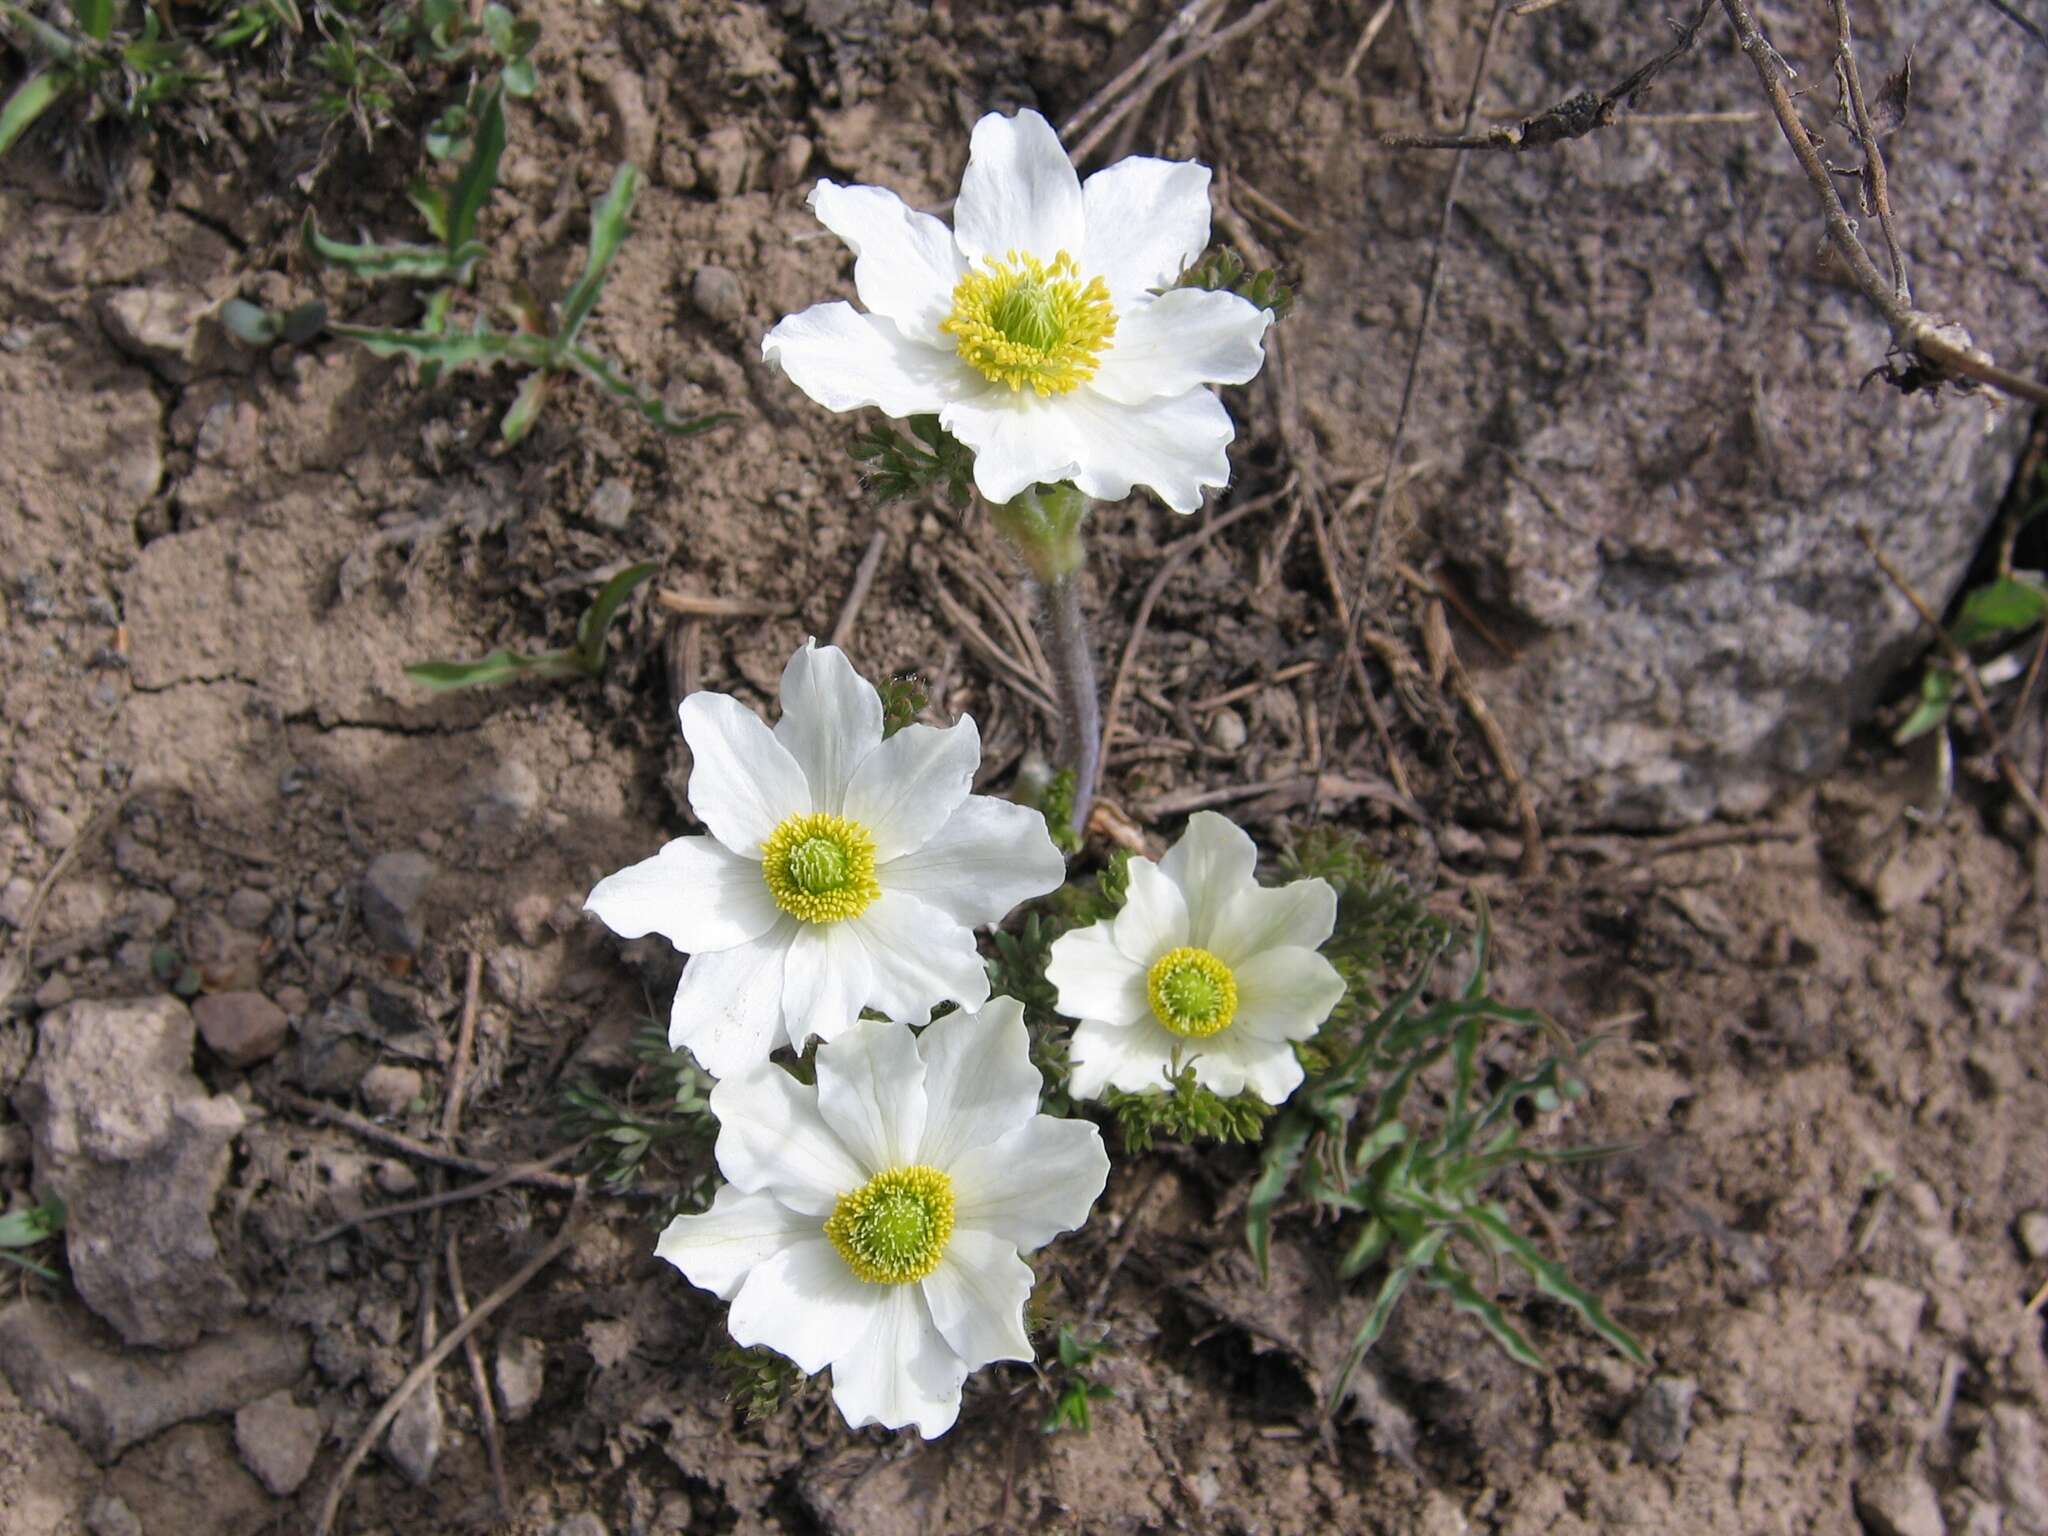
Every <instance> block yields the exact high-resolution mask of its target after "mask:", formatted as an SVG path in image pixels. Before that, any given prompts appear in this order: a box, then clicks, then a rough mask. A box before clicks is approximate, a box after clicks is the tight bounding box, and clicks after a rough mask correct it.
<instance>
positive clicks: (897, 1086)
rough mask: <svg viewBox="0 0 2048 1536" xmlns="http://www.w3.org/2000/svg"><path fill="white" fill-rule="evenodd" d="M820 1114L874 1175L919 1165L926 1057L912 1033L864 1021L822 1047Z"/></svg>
mask: <svg viewBox="0 0 2048 1536" xmlns="http://www.w3.org/2000/svg"><path fill="white" fill-rule="evenodd" d="M818 1113H819V1114H820V1115H822V1116H823V1117H824V1120H825V1123H826V1124H827V1125H829V1126H831V1127H832V1130H833V1133H834V1134H835V1135H837V1136H838V1138H839V1140H840V1142H841V1143H842V1144H844V1146H845V1147H846V1149H847V1151H849V1152H851V1153H852V1154H853V1155H854V1156H855V1157H856V1158H858V1159H860V1161H861V1163H862V1164H863V1165H864V1166H865V1167H866V1168H867V1169H868V1170H869V1171H870V1172H872V1173H880V1172H882V1171H883V1170H884V1169H888V1168H907V1167H909V1166H910V1164H911V1163H913V1162H915V1161H916V1153H917V1147H918V1143H919V1142H921V1141H922V1140H923V1139H924V1122H925V1092H924V1058H923V1057H922V1056H920V1055H919V1054H918V1050H917V1041H916V1040H915V1039H914V1038H913V1037H912V1036H911V1033H910V1031H909V1030H908V1029H906V1028H905V1027H904V1026H903V1025H901V1024H883V1023H879V1022H877V1021H876V1020H874V1019H863V1020H861V1022H860V1023H858V1024H856V1025H854V1027H853V1028H851V1029H849V1030H848V1031H847V1032H846V1033H845V1034H843V1035H841V1036H840V1037H839V1038H838V1039H837V1040H832V1041H828V1042H827V1043H825V1044H824V1045H821V1046H819V1047H818Z"/></svg>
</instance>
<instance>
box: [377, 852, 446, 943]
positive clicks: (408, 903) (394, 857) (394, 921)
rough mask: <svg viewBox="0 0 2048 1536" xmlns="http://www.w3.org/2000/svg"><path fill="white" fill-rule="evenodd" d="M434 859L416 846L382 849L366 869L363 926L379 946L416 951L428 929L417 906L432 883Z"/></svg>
mask: <svg viewBox="0 0 2048 1536" xmlns="http://www.w3.org/2000/svg"><path fill="white" fill-rule="evenodd" d="M434 874H435V869H434V861H433V860H432V859H430V858H428V857H427V856H426V855H425V854H424V853H421V852H420V851H419V850H418V849H417V848H400V849H398V850H396V851H395V852H392V853H380V854H378V855H377V857H376V858H374V859H372V860H371V861H370V867H369V869H367V870H366V871H364V873H363V926H364V927H366V928H368V929H369V930H370V937H371V938H372V939H374V940H375V941H376V943H377V945H378V947H379V948H380V949H383V950H385V951H387V952H389V953H402V954H414V953H417V952H418V950H419V947H420V945H421V943H422V942H424V941H425V938H426V931H425V928H424V927H423V925H422V924H421V922H420V919H419V916H418V914H417V912H416V910H415V909H416V908H417V907H418V906H419V904H420V899H421V898H422V897H423V896H425V895H426V894H427V887H428V886H429V885H430V884H432V882H433V879H434Z"/></svg>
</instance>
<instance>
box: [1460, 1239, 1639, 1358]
mask: <svg viewBox="0 0 2048 1536" xmlns="http://www.w3.org/2000/svg"><path fill="white" fill-rule="evenodd" d="M1472 1219H1473V1220H1474V1221H1475V1222H1477V1223H1478V1225H1479V1227H1480V1229H1481V1230H1482V1231H1484V1232H1485V1233H1486V1235H1487V1236H1488V1237H1490V1238H1492V1239H1493V1240H1494V1241H1495V1242H1497V1243H1499V1244H1500V1246H1501V1247H1502V1248H1504V1249H1506V1250H1507V1254H1508V1257H1509V1258H1511V1259H1513V1260H1514V1261H1515V1262H1516V1263H1517V1264H1519V1265H1521V1266H1522V1268H1523V1269H1525V1270H1527V1271H1528V1272H1529V1278H1530V1279H1531V1280H1534V1281H1535V1282H1536V1289H1537V1290H1539V1291H1541V1292H1542V1293H1543V1294H1544V1295H1546V1296H1548V1297H1549V1298H1550V1299H1551V1300H1552V1301H1557V1302H1562V1303H1563V1304H1564V1305H1565V1306H1567V1307H1570V1308H1571V1309H1572V1310H1573V1311H1574V1312H1576V1313H1578V1314H1579V1316H1580V1318H1582V1319H1583V1320H1584V1322H1585V1324H1586V1326H1587V1327H1588V1328H1591V1329H1592V1330H1593V1331H1594V1332H1595V1333H1597V1334H1599V1335H1600V1337H1601V1338H1603V1339H1605V1340H1606V1341H1607V1342H1608V1343H1609V1344H1612V1345H1613V1346H1614V1347H1615V1348H1616V1349H1617V1350H1619V1351H1620V1352H1621V1353H1622V1354H1623V1355H1625V1356H1627V1357H1628V1358H1629V1359H1630V1360H1633V1361H1634V1362H1635V1363H1636V1364H1637V1365H1648V1364H1649V1363H1650V1357H1649V1356H1648V1355H1647V1354H1645V1353H1644V1352H1643V1346H1642V1345H1641V1344H1638V1343H1637V1342H1636V1339H1635V1335H1634V1334H1632V1333H1630V1332H1629V1331H1628V1330H1627V1329H1626V1328H1624V1327H1622V1326H1621V1324H1619V1323H1617V1322H1616V1321H1615V1320H1614V1319H1613V1318H1611V1317H1609V1316H1608V1315H1607V1309H1606V1308H1605V1307H1603V1306H1601V1305H1600V1300H1599V1298H1598V1297H1596V1296H1594V1295H1593V1293H1592V1292H1590V1291H1588V1290H1585V1289H1583V1288H1582V1287H1580V1286H1579V1285H1578V1284H1576V1283H1575V1282H1574V1281H1573V1280H1572V1277H1571V1276H1570V1275H1569V1274H1567V1273H1566V1272H1565V1268H1564V1266H1563V1265H1562V1264H1559V1263H1557V1262H1556V1261H1555V1260H1552V1259H1548V1258H1546V1257H1544V1255H1543V1254H1542V1253H1541V1252H1540V1251H1539V1250H1538V1249H1537V1247H1536V1245H1535V1244H1534V1243H1532V1242H1530V1241H1529V1239H1528V1238H1526V1237H1524V1236H1522V1234H1521V1233H1519V1232H1517V1231H1516V1230H1515V1229H1514V1227H1513V1226H1511V1225H1510V1224H1509V1222H1508V1219H1507V1213H1506V1212H1505V1211H1504V1210H1502V1209H1501V1208H1500V1207H1499V1206H1497V1205H1494V1206H1487V1207H1485V1208H1483V1209H1480V1210H1476V1211H1474V1212H1473V1213H1472Z"/></svg>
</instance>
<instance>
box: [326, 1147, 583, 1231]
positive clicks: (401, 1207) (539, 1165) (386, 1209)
mask: <svg viewBox="0 0 2048 1536" xmlns="http://www.w3.org/2000/svg"><path fill="white" fill-rule="evenodd" d="M584 1145H585V1144H584V1143H583V1142H580V1141H579V1142H576V1143H574V1144H573V1145H571V1146H566V1147H563V1148H561V1149H560V1150H558V1151H556V1152H553V1153H551V1154H549V1155H548V1156H546V1157H543V1158H540V1159H538V1160H536V1161H534V1162H531V1163H514V1164H512V1165H511V1166H510V1167H507V1168H500V1169H499V1170H498V1171H497V1172H496V1173H494V1174H492V1175H491V1176H490V1177H489V1178H487V1179H478V1180H477V1181H476V1182H475V1183H474V1184H462V1185H458V1186H457V1187H455V1188H454V1189H444V1190H442V1191H441V1192H440V1193H438V1194H431V1195H421V1196H420V1197H419V1198H418V1199H416V1200H398V1201H394V1202H393V1203H392V1204H390V1205H379V1206H375V1207H373V1208H372V1209H370V1210H367V1211H364V1212H363V1213H362V1214H361V1215H359V1216H351V1217H350V1218H349V1219H348V1220H347V1221H338V1222H336V1223H335V1224H334V1225H333V1226H331V1227H323V1228H321V1229H320V1230H319V1231H318V1232H315V1233H314V1234H313V1235H312V1236H311V1237H302V1238H300V1239H299V1240H298V1241H297V1242H295V1243H294V1244H292V1246H293V1247H294V1248H313V1247H317V1246H318V1245H319V1244H321V1243H327V1242H332V1241H333V1240H334V1239H335V1238H337V1237H340V1236H342V1235H343V1234H344V1233H348V1232H353V1231H355V1229H356V1228H357V1227H365V1226H368V1225H369V1224H370V1223H371V1222H373V1221H390V1220H392V1219H393V1218H395V1217H399V1216H416V1215H418V1214H419V1213H420V1212H421V1211H431V1210H435V1209H437V1208H439V1207H441V1206H445V1205H460V1204H462V1203H463V1202H464V1201H466V1200H481V1199H483V1197H484V1196H485V1195H490V1194H495V1193H497V1192H498V1191H499V1190H501V1189H509V1188H510V1187H511V1186H512V1185H514V1184H518V1183H521V1182H523V1181H524V1180H525V1178H526V1175H528V1174H530V1173H546V1172H547V1171H548V1170H549V1169H551V1168H559V1167H561V1166H562V1164H564V1163H566V1162H570V1161H572V1160H573V1159H574V1158H575V1156H576V1154H577V1153H579V1152H581V1151H582V1150H583V1148H584Z"/></svg>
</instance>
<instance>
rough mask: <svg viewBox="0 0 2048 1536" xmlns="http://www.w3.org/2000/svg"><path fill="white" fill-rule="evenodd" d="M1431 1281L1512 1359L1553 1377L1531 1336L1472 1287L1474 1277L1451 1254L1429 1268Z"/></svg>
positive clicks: (1439, 1255)
mask: <svg viewBox="0 0 2048 1536" xmlns="http://www.w3.org/2000/svg"><path fill="white" fill-rule="evenodd" d="M1429 1280H1430V1283H1431V1284H1432V1285H1435V1286H1438V1287H1440V1288H1441V1289H1442V1290H1443V1291H1444V1293H1445V1294H1446V1295H1448V1296H1449V1297H1450V1298H1451V1305H1452V1306H1454V1307H1456V1308H1457V1309H1458V1310H1459V1311H1460V1312H1465V1313H1468V1314H1470V1315H1471V1316H1473V1317H1475V1318H1477V1319H1478V1320H1479V1325H1480V1326H1481V1327H1482V1328H1484V1329H1485V1330H1486V1331H1487V1332H1488V1333H1490V1334H1492V1335H1493V1341H1494V1343H1496V1344H1498V1345H1499V1346H1500V1347H1501V1348H1502V1349H1503V1350H1505V1351H1506V1352H1507V1355H1508V1358H1509V1359H1511V1360H1513V1361H1515V1362H1516V1363H1517V1364H1518V1365H1526V1366H1527V1367H1528V1368H1529V1369H1530V1370H1532V1371H1541V1372H1542V1373H1544V1374H1545V1375H1548V1374H1549V1373H1550V1363H1549V1362H1548V1361H1547V1360H1545V1359H1544V1358H1543V1356H1542V1355H1541V1354H1539V1353H1538V1352H1537V1350H1536V1346H1535V1345H1533V1344H1531V1343H1530V1342H1529V1339H1528V1336H1527V1335H1526V1334H1524V1333H1523V1332H1522V1330H1521V1329H1519V1328H1517V1327H1516V1326H1515V1325H1514V1322H1513V1321H1512V1320H1511V1319H1510V1318H1509V1317H1508V1315H1507V1313H1505V1312H1503V1311H1502V1310H1501V1308H1500V1304H1499V1303H1498V1302H1496V1301H1494V1300H1493V1299H1492V1298H1491V1297H1490V1296H1485V1295H1482V1294H1481V1293H1480V1290H1479V1288H1478V1287H1477V1286H1476V1285H1474V1284H1473V1283H1472V1277H1471V1276H1470V1275H1468V1274H1466V1273H1465V1271H1464V1270H1463V1269H1461V1268H1459V1267H1458V1265H1457V1263H1456V1262H1454V1261H1453V1260H1452V1258H1451V1257H1450V1255H1449V1254H1446V1253H1439V1254H1438V1255H1437V1258H1436V1263H1435V1264H1434V1265H1433V1266H1431V1268H1430V1272H1429Z"/></svg>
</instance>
